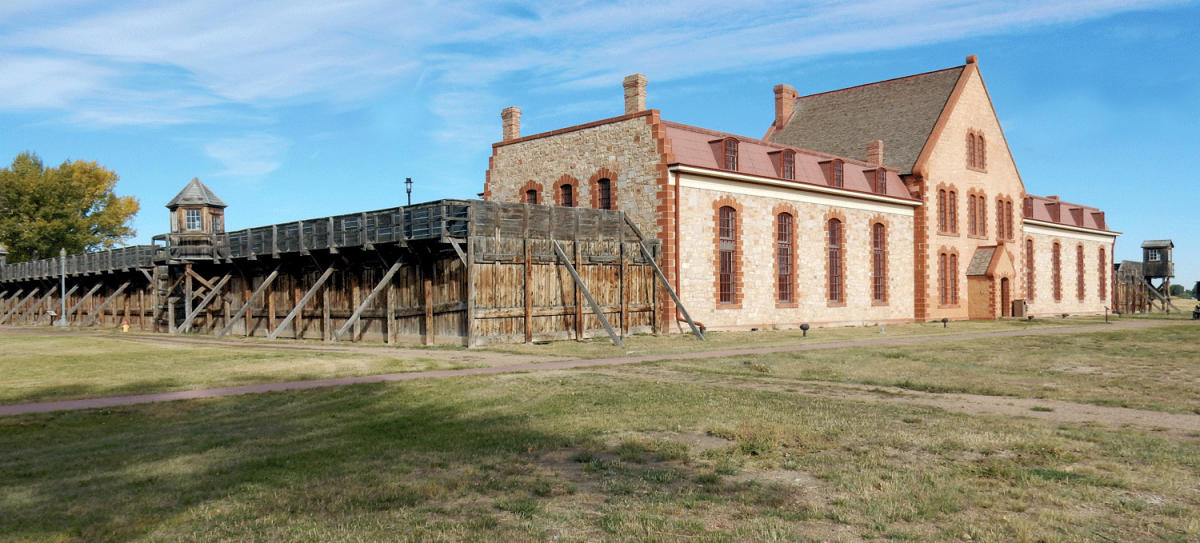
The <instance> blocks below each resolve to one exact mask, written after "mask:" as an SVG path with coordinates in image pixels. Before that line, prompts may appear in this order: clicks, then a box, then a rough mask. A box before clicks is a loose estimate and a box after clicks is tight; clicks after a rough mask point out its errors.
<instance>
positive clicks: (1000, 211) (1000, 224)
mask: <svg viewBox="0 0 1200 543" xmlns="http://www.w3.org/2000/svg"><path fill="white" fill-rule="evenodd" d="M996 239H997V240H1001V239H1005V238H1004V200H1002V199H1000V197H999V196H997V197H996Z"/></svg>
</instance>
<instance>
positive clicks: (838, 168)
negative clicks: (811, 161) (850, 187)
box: [829, 160, 846, 187]
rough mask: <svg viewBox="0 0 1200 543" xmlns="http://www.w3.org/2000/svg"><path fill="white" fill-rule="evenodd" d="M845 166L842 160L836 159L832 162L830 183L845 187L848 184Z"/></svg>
mask: <svg viewBox="0 0 1200 543" xmlns="http://www.w3.org/2000/svg"><path fill="white" fill-rule="evenodd" d="M843 166H844V165H843V164H842V161H840V160H834V161H833V163H831V164H830V165H829V168H830V183H832V184H833V186H835V187H843V186H845V185H846V178H845V173H844V171H845V168H844V167H843Z"/></svg>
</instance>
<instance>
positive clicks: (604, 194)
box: [596, 179, 612, 209]
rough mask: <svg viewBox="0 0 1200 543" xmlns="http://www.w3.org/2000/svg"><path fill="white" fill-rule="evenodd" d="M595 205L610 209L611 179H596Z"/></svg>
mask: <svg viewBox="0 0 1200 543" xmlns="http://www.w3.org/2000/svg"><path fill="white" fill-rule="evenodd" d="M596 207H599V208H600V209H612V181H609V180H608V179H600V180H597V181H596Z"/></svg>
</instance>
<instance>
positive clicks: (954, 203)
mask: <svg viewBox="0 0 1200 543" xmlns="http://www.w3.org/2000/svg"><path fill="white" fill-rule="evenodd" d="M947 205H949V206H950V211H949V214H948V215H947V217H948V218H949V222H950V230H949V231H950V232H951V233H954V234H957V233H958V192H956V191H954V190H951V191H950V193H949V198H948V202H947Z"/></svg>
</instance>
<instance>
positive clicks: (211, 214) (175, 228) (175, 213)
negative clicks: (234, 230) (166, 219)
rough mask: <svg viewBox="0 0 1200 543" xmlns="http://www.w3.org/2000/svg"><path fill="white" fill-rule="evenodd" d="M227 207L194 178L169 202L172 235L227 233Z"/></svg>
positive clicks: (210, 190) (198, 179)
mask: <svg viewBox="0 0 1200 543" xmlns="http://www.w3.org/2000/svg"><path fill="white" fill-rule="evenodd" d="M226 207H228V206H226V205H225V202H223V201H221V199H220V198H218V197H217V195H216V194H214V193H213V191H212V189H210V188H208V186H207V185H205V184H204V183H203V182H202V181H200V178H198V177H193V178H192V180H191V181H189V182H188V184H187V186H185V187H183V190H181V191H179V194H177V195H175V197H174V198H172V199H171V201H170V202H167V209H169V210H171V233H172V234H203V235H206V236H208V235H212V234H220V233H222V232H224V231H225V208H226Z"/></svg>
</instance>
